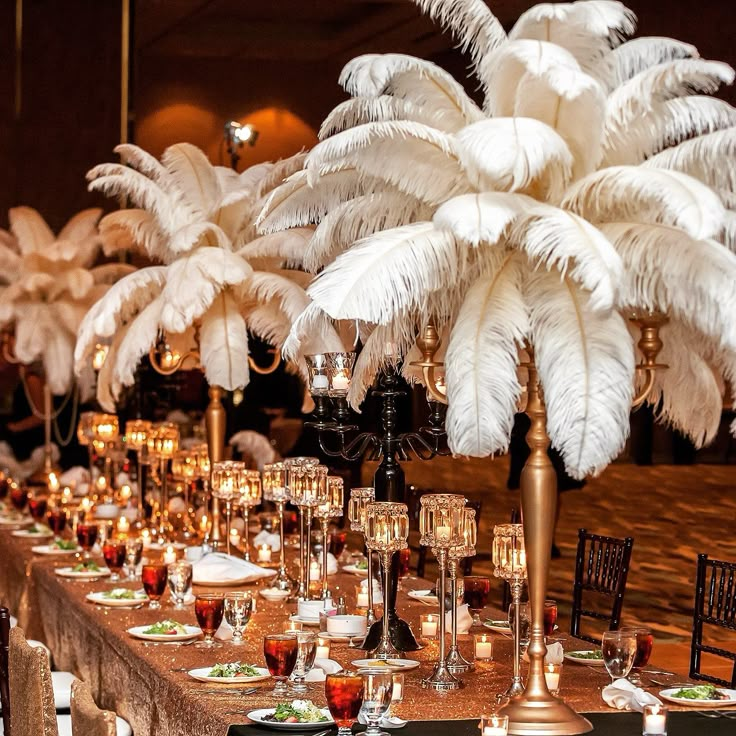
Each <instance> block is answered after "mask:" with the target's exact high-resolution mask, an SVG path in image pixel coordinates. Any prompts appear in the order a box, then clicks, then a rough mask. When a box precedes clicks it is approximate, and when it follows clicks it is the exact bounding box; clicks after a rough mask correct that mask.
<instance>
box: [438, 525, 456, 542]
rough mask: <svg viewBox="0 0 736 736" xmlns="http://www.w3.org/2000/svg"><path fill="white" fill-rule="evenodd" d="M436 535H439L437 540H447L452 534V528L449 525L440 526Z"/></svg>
mask: <svg viewBox="0 0 736 736" xmlns="http://www.w3.org/2000/svg"><path fill="white" fill-rule="evenodd" d="M434 535H435V537H437V541H439V542H447V541H449V540H450V536H451V535H452V529H451V528H450V527H449V526H438V527H437V530H436V531H435V534H434Z"/></svg>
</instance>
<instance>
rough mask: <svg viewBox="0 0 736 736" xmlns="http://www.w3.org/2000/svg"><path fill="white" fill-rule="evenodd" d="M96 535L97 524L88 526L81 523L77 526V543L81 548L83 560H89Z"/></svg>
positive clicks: (85, 523)
mask: <svg viewBox="0 0 736 736" xmlns="http://www.w3.org/2000/svg"><path fill="white" fill-rule="evenodd" d="M97 533H98V529H97V524H88V523H87V522H81V521H80V522H79V524H77V543H78V544H79V546H80V547H81V548H82V558H83V559H85V560H88V559H89V553H90V552H91V551H92V548H93V547H94V546H95V542H96V541H97Z"/></svg>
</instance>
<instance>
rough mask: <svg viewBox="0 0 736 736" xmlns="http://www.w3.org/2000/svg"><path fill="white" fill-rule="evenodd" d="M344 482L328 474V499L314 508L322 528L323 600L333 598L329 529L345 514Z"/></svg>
mask: <svg viewBox="0 0 736 736" xmlns="http://www.w3.org/2000/svg"><path fill="white" fill-rule="evenodd" d="M343 494H344V483H343V480H342V478H340V477H339V476H337V475H328V476H327V500H326V501H325V503H322V504H320V505H319V506H317V507H316V508H315V509H314V515H315V517H316V518H317V519H319V522H320V526H321V528H322V600H323V601H327V600H331V599H332V596H331V594H330V588H329V584H328V582H327V555H328V552H329V550H328V547H329V544H328V531H329V527H330V520H331V519H337V518H339V517H341V516H342V515H343V503H344V496H343Z"/></svg>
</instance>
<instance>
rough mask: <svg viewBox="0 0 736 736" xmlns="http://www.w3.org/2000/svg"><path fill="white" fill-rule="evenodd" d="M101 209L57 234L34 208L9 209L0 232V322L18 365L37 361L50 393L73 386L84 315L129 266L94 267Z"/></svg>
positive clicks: (80, 217)
mask: <svg viewBox="0 0 736 736" xmlns="http://www.w3.org/2000/svg"><path fill="white" fill-rule="evenodd" d="M101 214H102V211H101V210H99V209H88V210H83V211H82V212H79V213H78V214H76V215H75V216H74V217H72V218H71V219H70V220H69V222H68V223H67V224H66V225H65V226H64V227H63V228H62V229H61V230H60V231H59V233H58V234H56V235H55V234H54V233H53V232H52V230H51V228H50V227H49V226H48V225H47V224H46V222H45V220H44V219H43V217H42V216H41V215H40V214H39V213H38V212H37V211H36V210H34V209H32V208H31V207H14V208H12V209H11V210H10V211H9V213H8V216H9V220H10V231H9V232H8V231H4V230H0V262H1V263H2V269H0V282H2V285H0V327H1V328H2V329H8V330H13V331H14V333H15V354H16V356H17V358H18V359H19V360H20V361H21V362H22V363H26V364H28V363H34V362H40V363H42V365H43V370H44V376H45V379H46V381H47V383H48V386H49V388H50V389H51V392H52V393H53V394H56V395H60V394H65V393H67V392H68V391H69V390H70V389H71V388H72V386H73V378H74V370H73V368H74V360H73V354H74V344H75V341H76V335H77V330H78V329H79V325H80V323H81V321H82V319H83V317H84V315H85V313H86V312H87V310H88V309H89V308H90V307H91V306H92V304H94V302H96V301H97V299H99V298H100V297H101V296H102V295H103V294H104V293H105V291H107V289H108V288H109V287H110V285H111V283H113V282H114V281H115V280H116V279H117V278H120V277H121V276H124V275H125V274H126V273H128V272H129V270H130V268H129V267H128V266H126V265H124V264H107V265H102V266H96V267H95V266H94V263H95V260H96V258H97V255H98V253H99V249H100V235H99V232H98V228H97V223H98V221H99V219H100V215H101Z"/></svg>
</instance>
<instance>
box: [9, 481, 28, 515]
mask: <svg viewBox="0 0 736 736" xmlns="http://www.w3.org/2000/svg"><path fill="white" fill-rule="evenodd" d="M10 503H11V504H12V505H13V508H14V509H15V510H16V511H23V509H24V508H25V507H26V504H27V503H28V491H27V490H26V489H25V488H23V487H22V486H19V485H15V484H13V485H12V486H10Z"/></svg>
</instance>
